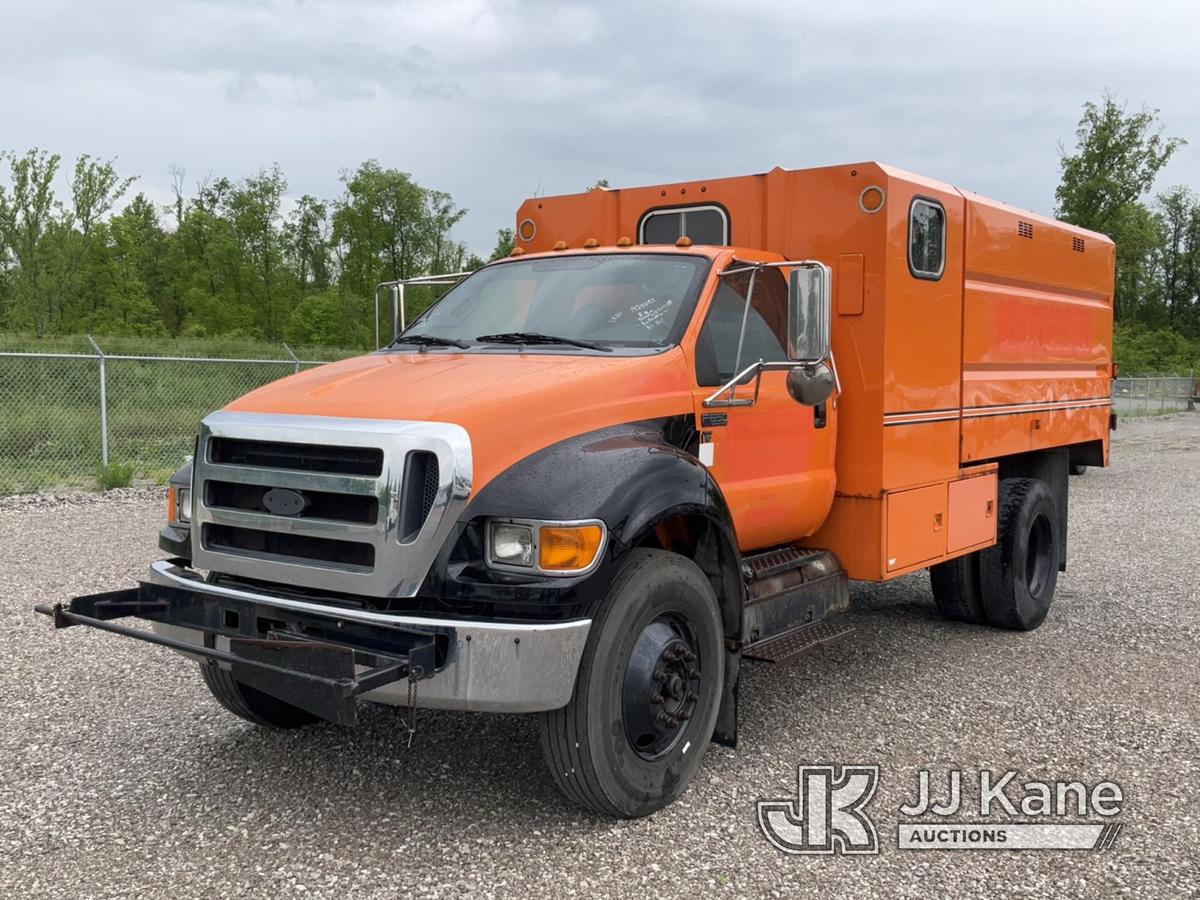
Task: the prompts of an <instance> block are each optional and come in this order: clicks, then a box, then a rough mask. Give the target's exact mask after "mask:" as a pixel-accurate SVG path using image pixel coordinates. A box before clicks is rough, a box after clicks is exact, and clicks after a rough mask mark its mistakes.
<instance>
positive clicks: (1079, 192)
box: [1055, 94, 1184, 316]
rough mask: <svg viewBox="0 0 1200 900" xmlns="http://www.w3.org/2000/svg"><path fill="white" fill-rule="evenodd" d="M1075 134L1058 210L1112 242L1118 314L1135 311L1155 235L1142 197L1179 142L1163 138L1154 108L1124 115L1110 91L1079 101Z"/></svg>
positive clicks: (1147, 279) (1064, 162)
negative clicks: (1094, 99) (1080, 110)
mask: <svg viewBox="0 0 1200 900" xmlns="http://www.w3.org/2000/svg"><path fill="white" fill-rule="evenodd" d="M1075 136H1076V146H1075V151H1074V152H1073V153H1068V152H1067V151H1066V150H1065V149H1063V150H1061V157H1062V158H1061V165H1062V180H1061V181H1060V183H1059V185H1058V189H1057V191H1055V198H1056V200H1057V202H1058V210H1057V212H1058V216H1059V217H1060V218H1062V219H1065V220H1066V221H1068V222H1071V223H1072V224H1074V225H1080V226H1082V227H1084V228H1090V229H1091V230H1093V231H1099V232H1101V233H1103V234H1106V235H1108V236H1109V237H1110V238H1112V239H1113V240H1114V241H1115V242H1116V244H1117V290H1116V309H1117V314H1118V316H1121V315H1125V314H1136V312H1137V309H1138V308H1139V306H1140V304H1141V299H1142V295H1143V292H1144V291H1145V290H1146V288H1147V285H1148V283H1149V282H1150V280H1151V276H1150V274H1149V272H1148V266H1149V260H1148V254H1149V252H1150V251H1151V250H1152V249H1153V247H1154V246H1155V244H1156V241H1157V235H1156V234H1155V231H1156V228H1155V223H1154V220H1153V217H1152V216H1151V215H1150V214H1149V213H1148V211H1147V210H1146V207H1145V205H1144V204H1143V203H1142V202H1141V200H1142V198H1143V197H1145V196H1146V194H1147V193H1148V192H1149V190H1150V188H1151V187H1152V186H1153V184H1154V180H1155V178H1156V177H1157V175H1158V173H1159V171H1160V170H1161V169H1162V168H1163V166H1165V165H1166V164H1167V162H1168V161H1169V160H1170V159H1171V157H1172V156H1173V155H1174V154H1175V151H1176V150H1178V149H1179V147H1180V146H1182V145H1183V143H1184V141H1182V140H1181V139H1179V138H1164V137H1163V136H1162V131H1161V128H1160V127H1159V124H1158V110H1150V109H1142V110H1141V111H1140V112H1136V113H1129V112H1127V110H1126V108H1125V106H1124V105H1122V104H1119V103H1118V102H1117V100H1116V98H1115V97H1113V96H1112V95H1110V94H1105V96H1104V98H1103V99H1102V100H1101V102H1100V103H1090V102H1089V103H1085V104H1084V107H1083V117H1082V118H1081V119H1080V120H1079V125H1078V127H1077V129H1076V131H1075Z"/></svg>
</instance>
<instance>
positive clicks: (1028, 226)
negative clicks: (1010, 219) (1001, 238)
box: [1017, 222, 1033, 238]
mask: <svg viewBox="0 0 1200 900" xmlns="http://www.w3.org/2000/svg"><path fill="white" fill-rule="evenodd" d="M1017 234H1019V235H1020V236H1021V237H1023V238H1031V237H1033V223H1032V222H1018V223H1017Z"/></svg>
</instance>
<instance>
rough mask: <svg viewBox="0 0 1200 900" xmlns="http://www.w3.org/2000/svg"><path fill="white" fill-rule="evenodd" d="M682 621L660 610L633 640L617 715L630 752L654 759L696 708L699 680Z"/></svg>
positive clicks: (696, 660)
mask: <svg viewBox="0 0 1200 900" xmlns="http://www.w3.org/2000/svg"><path fill="white" fill-rule="evenodd" d="M696 646H697V642H696V637H695V633H694V632H693V630H692V628H691V626H690V625H689V624H688V622H687V620H686V619H685V618H684V617H682V616H680V615H678V614H675V613H663V614H661V615H659V616H657V617H655V618H654V619H652V620H651V621H649V622H647V623H646V625H645V626H644V627H643V628H642V630H641V632H640V633H639V634H638V636H637V639H636V640H635V641H634V644H633V647H632V649H631V650H630V653H629V658H628V660H626V664H625V675H624V678H623V680H622V685H621V720H622V724H623V726H624V729H625V737H626V739H627V740H628V741H629V746H630V747H631V748H632V749H633V752H634V753H636V754H637V755H638V756H640V757H641V758H642V759H646V760H653V759H657V758H659V757H661V756H663V755H665V754H666V753H669V752H670V751H671V749H672V748H673V747H674V746H675V745H676V744H677V743H679V740H680V738H681V737H682V736H683V733H684V731H685V730H686V729H687V723H688V721H689V720H690V719H691V718H692V716H693V715H694V714H695V712H696V703H697V702H698V701H699V699H700V687H701V679H702V671H701V660H700V657H699V654H698V653H697V652H696Z"/></svg>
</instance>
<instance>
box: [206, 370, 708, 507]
mask: <svg viewBox="0 0 1200 900" xmlns="http://www.w3.org/2000/svg"><path fill="white" fill-rule="evenodd" d="M687 372H688V369H687V367H686V365H685V364H684V357H683V353H682V351H681V350H680V349H679V348H678V347H676V348H673V349H671V350H668V351H665V352H663V353H660V354H656V355H654V356H636V357H599V356H593V355H587V356H582V355H580V356H560V355H557V354H554V355H551V354H541V353H494V352H490V351H484V352H478V351H476V352H472V353H448V352H444V351H441V350H438V351H432V352H428V353H375V354H371V355H369V356H362V357H357V358H355V359H348V360H345V361H343V362H338V363H331V364H329V365H325V366H320V367H318V368H315V369H309V370H308V371H305V372H301V373H299V374H296V375H292V376H290V377H288V378H283V379H281V380H279V381H276V382H272V383H271V384H268V385H266V386H264V387H261V388H258V389H257V390H255V391H252V392H250V393H249V394H246V395H245V396H244V397H241V398H240V399H238V400H235V401H234V402H233V403H231V404H229V405H228V406H227V407H226V409H228V410H230V411H234V412H258V413H284V414H291V415H306V416H338V417H343V418H356V419H405V420H420V421H434V422H452V423H454V424H456V425H461V426H462V427H463V428H465V429H466V430H467V432H468V433H469V434H470V436H471V447H472V452H473V456H474V480H473V481H474V483H473V486H472V494H474V493H475V492H477V491H478V490H479V489H480V488H482V487H483V486H484V485H485V484H487V483H488V482H489V481H491V479H492V478H494V477H495V476H496V475H498V474H499V473H500V472H502V471H504V470H505V469H506V468H508V467H509V466H510V465H512V464H513V463H515V462H517V461H518V460H521V459H523V458H525V457H526V456H529V455H530V454H532V453H535V452H537V451H538V450H540V449H542V448H543V447H547V446H549V445H550V444H553V443H557V442H558V441H562V440H565V439H567V438H569V437H573V436H575V435H577V434H583V433H585V432H588V431H594V430H596V429H599V428H604V427H607V426H609V425H617V424H621V423H624V422H633V421H638V420H641V419H654V418H661V417H664V416H672V415H681V414H688V415H690V414H691V413H692V408H693V406H692V404H693V401H692V393H691V383H690V381H691V380H690V379H689V378H688V375H687Z"/></svg>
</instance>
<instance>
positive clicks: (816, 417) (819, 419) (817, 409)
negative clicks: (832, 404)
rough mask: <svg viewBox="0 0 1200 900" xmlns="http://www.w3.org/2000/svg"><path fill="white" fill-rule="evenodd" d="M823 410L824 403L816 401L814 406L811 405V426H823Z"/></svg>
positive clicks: (824, 409) (824, 418) (824, 410)
mask: <svg viewBox="0 0 1200 900" xmlns="http://www.w3.org/2000/svg"><path fill="white" fill-rule="evenodd" d="M828 402H829V401H826V403H828ZM825 412H826V408H825V403H818V404H817V405H816V406H814V407H813V428H824V427H825V420H826V416H825Z"/></svg>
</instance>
